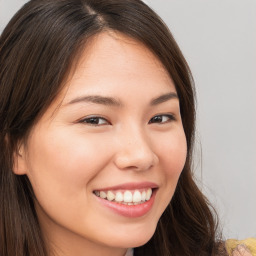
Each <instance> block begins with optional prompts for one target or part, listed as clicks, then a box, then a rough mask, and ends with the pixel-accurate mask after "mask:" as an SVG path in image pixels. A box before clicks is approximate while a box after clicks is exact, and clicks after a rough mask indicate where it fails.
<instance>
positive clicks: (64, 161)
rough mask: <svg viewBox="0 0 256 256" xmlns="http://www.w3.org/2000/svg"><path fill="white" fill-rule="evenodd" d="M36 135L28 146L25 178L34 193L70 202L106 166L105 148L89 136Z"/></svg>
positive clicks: (64, 133) (64, 134)
mask: <svg viewBox="0 0 256 256" xmlns="http://www.w3.org/2000/svg"><path fill="white" fill-rule="evenodd" d="M39 135H41V136H39ZM39 135H37V136H32V137H31V142H30V144H29V145H30V148H29V152H30V154H29V174H28V176H29V179H30V181H31V183H32V186H33V187H34V189H35V192H37V191H41V193H43V192H44V193H49V194H50V192H52V193H55V194H57V193H58V194H63V195H67V197H68V198H70V197H71V196H74V195H75V194H76V195H77V194H78V193H80V192H81V191H82V190H83V191H84V190H85V189H88V184H89V183H90V180H92V179H93V178H94V177H95V176H96V175H97V174H98V173H99V172H100V171H101V170H102V169H103V168H104V166H106V165H107V162H108V156H107V154H106V152H108V151H107V150H106V144H102V143H100V142H99V143H98V142H97V139H96V138H94V137H92V136H88V137H87V138H85V136H83V135H81V134H77V135H76V134H75V133H72V134H68V133H67V132H65V131H64V132H54V131H48V132H47V133H44V134H43V133H41V134H39ZM95 140H96V141H95ZM51 189H52V191H51ZM44 195H45V194H44Z"/></svg>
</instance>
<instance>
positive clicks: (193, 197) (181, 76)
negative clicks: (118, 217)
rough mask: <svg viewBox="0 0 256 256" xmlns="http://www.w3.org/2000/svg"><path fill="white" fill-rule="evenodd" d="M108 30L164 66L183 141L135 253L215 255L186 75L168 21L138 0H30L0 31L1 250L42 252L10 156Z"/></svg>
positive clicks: (30, 196)
mask: <svg viewBox="0 0 256 256" xmlns="http://www.w3.org/2000/svg"><path fill="white" fill-rule="evenodd" d="M108 30H111V31H117V32H119V33H123V34H125V35H127V36H130V37H131V38H133V39H135V40H137V41H139V42H141V43H142V44H144V45H145V46H146V47H147V48H148V49H149V50H150V51H152V53H153V54H154V55H155V56H156V57H157V58H158V59H159V60H160V61H161V62H162V64H163V65H164V67H165V68H166V70H167V71H168V72H169V74H170V76H171V77H172V79H173V81H174V84H175V87H176V91H177V94H178V97H179V101H180V109H181V117H182V122H183V126H184V131H185V135H186V139H187V146H188V154H187V158H186V163H185V166H184V169H183V171H182V173H181V176H180V179H179V181H178V184H177V188H176V191H175V194H174V196H173V198H172V200H171V202H170V203H169V205H168V207H167V208H166V210H165V211H164V213H163V215H162V216H161V218H160V220H159V223H158V225H157V229H156V232H155V234H154V235H153V237H152V238H151V239H150V241H148V242H147V243H146V244H145V245H142V246H141V247H138V248H135V252H134V253H135V256H142V255H143V256H146V255H147V256H150V255H152V256H153V255H154V256H171V255H172V256H191V255H197V256H203V255H216V250H217V247H218V246H217V221H216V215H215V212H214V210H213V209H212V207H211V206H210V204H209V202H208V201H207V199H206V197H205V196H204V195H203V194H202V193H201V192H200V190H199V189H198V186H197V185H196V183H195V181H194V178H193V172H192V170H191V162H192V151H193V142H194V133H195V95H194V94H195V92H194V86H193V79H192V75H191V72H190V69H189V67H188V64H187V62H186V61H185V59H184V57H183V55H182V53H181V51H180V49H179V47H178V45H177V44H176V42H175V40H174V38H173V36H172V34H171V32H170V31H169V29H168V28H167V26H166V25H165V24H164V22H163V21H162V20H161V19H160V17H159V16H158V15H157V14H156V13H155V12H154V11H153V10H152V9H150V8H149V7H148V6H147V5H146V4H145V3H144V2H143V1H140V0H31V1H29V2H28V3H26V4H25V5H24V6H23V7H22V8H21V9H20V10H19V11H18V12H17V14H16V15H15V16H14V17H13V18H12V20H11V21H10V22H9V24H8V25H7V26H6V28H5V29H4V31H3V33H2V34H1V36H0V241H1V242H0V255H4V256H47V255H48V253H47V245H46V243H45V241H44V239H43V236H42V233H41V229H40V226H39V222H38V218H37V214H36V211H35V207H34V202H35V200H36V198H35V196H34V193H33V189H32V187H31V184H30V182H29V179H28V178H27V176H26V175H24V176H17V175H15V174H14V173H13V171H12V169H13V162H14V155H15V154H18V147H19V143H20V142H21V141H24V140H26V138H27V136H28V135H29V132H30V130H31V128H32V127H33V126H34V125H35V123H36V122H37V120H38V119H39V118H40V117H41V116H42V114H43V113H44V112H45V110H46V109H47V108H48V107H49V105H50V104H51V103H52V102H53V100H54V99H55V98H56V96H57V95H58V94H59V92H60V91H61V90H62V88H63V87H64V85H65V79H66V78H67V77H68V75H69V73H70V72H71V70H72V67H73V66H74V64H75V62H76V61H77V60H78V59H79V56H80V53H81V51H82V50H83V49H84V47H85V46H86V44H87V42H88V41H89V39H90V38H92V37H93V36H94V35H96V34H98V33H101V32H103V31H108ZM170 157H171V156H170Z"/></svg>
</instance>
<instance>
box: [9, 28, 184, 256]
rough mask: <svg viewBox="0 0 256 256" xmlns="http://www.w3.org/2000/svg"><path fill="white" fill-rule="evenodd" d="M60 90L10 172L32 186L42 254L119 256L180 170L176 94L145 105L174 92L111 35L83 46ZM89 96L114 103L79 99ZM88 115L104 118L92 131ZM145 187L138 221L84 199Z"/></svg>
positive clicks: (161, 203) (146, 56)
mask: <svg viewBox="0 0 256 256" xmlns="http://www.w3.org/2000/svg"><path fill="white" fill-rule="evenodd" d="M66 84H67V85H66V87H65V90H63V92H62V93H61V94H60V95H59V97H58V98H57V99H56V100H55V101H54V102H53V103H52V105H51V106H50V107H49V108H48V109H47V111H46V112H45V113H44V115H43V116H42V118H41V119H40V120H39V121H38V123H37V124H36V125H35V126H34V127H33V129H32V131H31V133H30V135H29V137H28V140H27V141H26V144H24V145H21V147H20V155H19V156H18V157H17V159H16V163H15V166H14V172H15V173H16V174H18V175H24V174H25V175H27V176H28V178H29V180H30V182H31V184H32V187H33V189H34V192H35V195H36V198H37V201H36V202H35V204H36V211H37V214H38V218H39V222H40V225H41V227H42V230H43V234H44V236H45V239H46V241H47V244H48V247H49V250H50V251H51V253H50V255H58V256H64V255H65V256H82V255H83V256H84V255H86V256H92V255H93V256H95V255H102V256H108V255H109V256H110V255H111V256H121V255H124V254H125V252H126V250H127V248H130V247H136V246H141V245H143V244H145V243H146V242H147V241H148V240H149V239H150V238H151V237H152V235H153V233H154V231H155V228H156V225H157V222H158V220H159V218H160V216H161V214H162V213H163V211H164V210H165V208H166V207H167V205H168V203H169V202H170V200H171V198H172V196H173V194H174V191H175V188H176V185H177V181H178V179H179V176H180V174H181V171H182V169H183V167H184V163H185V159H186V153H187V146H186V138H185V134H184V130H183V126H182V120H181V116H180V108H179V100H178V98H170V99H166V100H165V101H164V102H161V103H159V102H158V103H157V104H153V105H152V104H151V102H152V100H154V99H155V98H159V96H161V95H165V94H169V93H176V90H175V87H174V84H173V81H172V79H171V78H170V76H169V74H168V73H167V71H166V70H165V68H164V67H163V65H162V64H161V63H160V61H159V60H158V59H157V58H156V57H155V56H154V55H153V54H152V53H151V52H150V51H149V50H148V49H147V48H146V47H145V46H143V45H142V44H141V43H139V42H137V41H135V40H133V39H131V38H129V37H127V36H124V35H122V34H118V33H114V32H104V33H101V34H99V35H97V36H96V37H94V38H93V39H92V40H91V42H90V44H88V45H87V46H86V47H85V49H84V51H83V53H82V55H81V58H80V60H79V62H78V64H77V65H76V68H75V70H74V72H73V73H72V76H70V77H69V79H68V80H67V81H66ZM88 95H90V96H91V95H99V96H103V97H111V98H113V99H114V100H115V101H116V103H118V104H114V105H113V104H106V102H105V103H104V102H101V103H95V102H88V101H85V100H81V97H83V96H88ZM60 104H61V105H60ZM59 105H60V106H59ZM168 115H171V116H173V117H174V120H172V118H170V117H169V116H168ZM91 116H97V117H103V118H104V119H102V118H101V119H94V120H95V122H96V124H94V125H93V124H90V123H88V117H91ZM156 116H158V118H154V117H156ZM86 118H87V120H85V119H86ZM82 120H83V121H82ZM152 120H153V121H152ZM156 120H157V121H156ZM97 122H98V123H97ZM145 181H147V182H154V183H156V184H157V185H158V191H157V194H156V197H155V202H154V204H153V207H152V209H151V210H150V211H149V212H148V213H147V214H145V215H144V216H142V217H139V218H129V217H124V216H121V215H119V214H117V213H115V212H113V211H111V210H110V209H108V208H106V207H105V206H103V205H102V204H101V203H99V202H98V200H97V197H96V196H95V195H94V194H93V191H94V190H96V189H100V188H106V187H112V186H116V185H119V184H123V183H126V182H131V183H138V182H145Z"/></svg>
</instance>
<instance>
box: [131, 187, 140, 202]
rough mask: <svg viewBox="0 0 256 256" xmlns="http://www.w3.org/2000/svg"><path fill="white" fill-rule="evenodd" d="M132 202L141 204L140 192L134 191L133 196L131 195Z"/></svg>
mask: <svg viewBox="0 0 256 256" xmlns="http://www.w3.org/2000/svg"><path fill="white" fill-rule="evenodd" d="M132 201H133V202H134V203H138V202H141V193H140V191H138V190H135V192H134V194H133V197H132Z"/></svg>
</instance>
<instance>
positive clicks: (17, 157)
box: [13, 144, 28, 175]
mask: <svg viewBox="0 0 256 256" xmlns="http://www.w3.org/2000/svg"><path fill="white" fill-rule="evenodd" d="M27 169H28V168H27V160H26V155H25V146H24V145H23V144H22V145H20V146H19V147H18V148H17V150H15V152H14V153H13V172H14V173H15V174H16V175H24V174H27Z"/></svg>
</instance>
